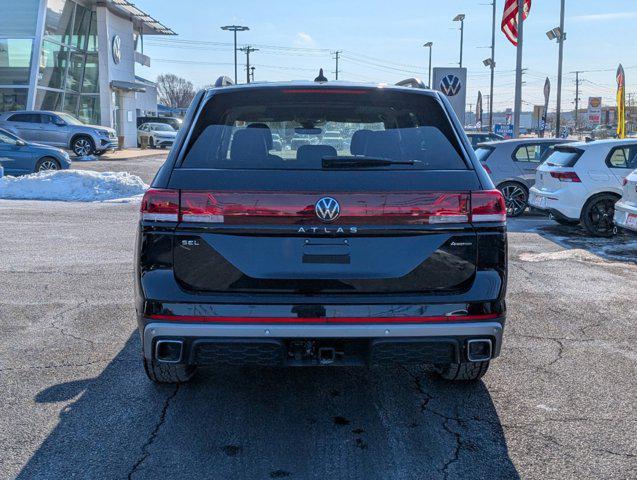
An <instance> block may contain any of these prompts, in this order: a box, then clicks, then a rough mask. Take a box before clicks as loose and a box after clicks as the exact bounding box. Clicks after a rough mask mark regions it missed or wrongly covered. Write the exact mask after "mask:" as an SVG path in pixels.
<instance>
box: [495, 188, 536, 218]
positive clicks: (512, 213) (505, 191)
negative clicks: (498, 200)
mask: <svg viewBox="0 0 637 480" xmlns="http://www.w3.org/2000/svg"><path fill="white" fill-rule="evenodd" d="M498 190H500V192H502V196H503V197H504V203H505V204H506V208H507V216H508V217H519V216H520V215H522V214H523V213H524V210H526V207H527V206H528V203H529V192H528V191H527V190H526V188H525V187H524V186H522V184H520V183H517V182H504V183H503V184H501V185H499V186H498Z"/></svg>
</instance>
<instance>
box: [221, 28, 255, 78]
mask: <svg viewBox="0 0 637 480" xmlns="http://www.w3.org/2000/svg"><path fill="white" fill-rule="evenodd" d="M221 30H226V31H229V32H233V33H234V83H237V32H245V31H246V30H250V28H249V27H245V26H243V25H226V26H225V27H221Z"/></svg>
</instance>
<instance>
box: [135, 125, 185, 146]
mask: <svg viewBox="0 0 637 480" xmlns="http://www.w3.org/2000/svg"><path fill="white" fill-rule="evenodd" d="M176 137H177V131H176V130H175V129H174V128H173V127H171V126H170V125H168V124H167V123H144V124H143V125H140V126H139V128H138V129H137V142H138V143H139V144H140V145H141V143H142V139H145V140H146V145H148V146H149V147H150V148H156V147H159V148H166V147H172V144H173V143H174V141H175V138H176Z"/></svg>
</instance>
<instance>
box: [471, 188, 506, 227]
mask: <svg viewBox="0 0 637 480" xmlns="http://www.w3.org/2000/svg"><path fill="white" fill-rule="evenodd" d="M506 219H507V210H506V204H505V203H504V197H503V196H502V193H500V191H499V190H485V191H482V192H472V193H471V221H472V222H506Z"/></svg>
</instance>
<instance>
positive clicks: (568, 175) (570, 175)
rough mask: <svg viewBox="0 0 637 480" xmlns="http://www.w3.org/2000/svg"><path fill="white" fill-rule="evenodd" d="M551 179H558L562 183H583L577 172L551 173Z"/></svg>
mask: <svg viewBox="0 0 637 480" xmlns="http://www.w3.org/2000/svg"><path fill="white" fill-rule="evenodd" d="M551 177H553V178H557V179H558V180H559V181H560V182H575V183H581V182H582V181H581V180H580V178H579V177H578V176H577V173H575V172H551Z"/></svg>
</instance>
